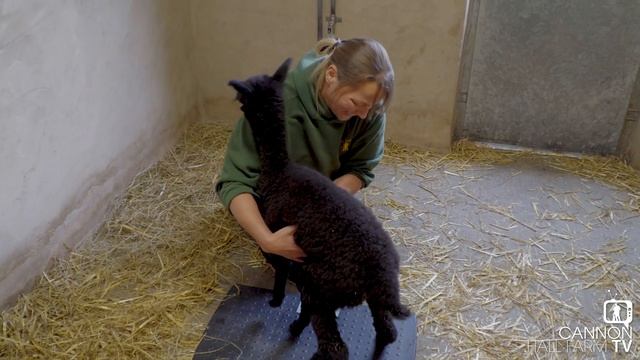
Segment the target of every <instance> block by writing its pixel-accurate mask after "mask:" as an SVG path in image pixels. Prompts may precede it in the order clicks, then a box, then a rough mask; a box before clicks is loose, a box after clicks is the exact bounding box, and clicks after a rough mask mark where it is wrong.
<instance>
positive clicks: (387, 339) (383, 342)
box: [373, 331, 397, 359]
mask: <svg viewBox="0 0 640 360" xmlns="http://www.w3.org/2000/svg"><path fill="white" fill-rule="evenodd" d="M396 337H397V333H396V332H395V331H391V332H389V333H387V334H384V335H380V334H378V335H376V349H375V351H374V352H373V358H374V359H379V358H380V356H381V355H382V352H383V351H384V349H385V348H386V347H387V345H389V344H391V343H392V342H394V341H396Z"/></svg>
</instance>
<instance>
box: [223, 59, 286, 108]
mask: <svg viewBox="0 0 640 360" xmlns="http://www.w3.org/2000/svg"><path fill="white" fill-rule="evenodd" d="M290 63H291V59H287V60H285V62H284V63H282V65H280V67H279V68H278V70H277V71H276V72H275V74H273V76H269V75H257V76H252V77H250V78H248V79H247V80H245V81H240V80H231V81H229V85H231V86H232V87H233V88H234V89H236V91H237V92H238V94H237V97H236V99H237V100H239V101H240V103H242V107H241V109H242V111H244V112H245V114H246V115H249V114H250V113H255V112H260V111H263V110H264V108H265V107H267V106H273V104H277V103H279V102H281V101H282V99H281V95H282V84H283V82H284V79H285V77H286V75H287V70H288V69H289V64H290ZM248 113H249V114H248Z"/></svg>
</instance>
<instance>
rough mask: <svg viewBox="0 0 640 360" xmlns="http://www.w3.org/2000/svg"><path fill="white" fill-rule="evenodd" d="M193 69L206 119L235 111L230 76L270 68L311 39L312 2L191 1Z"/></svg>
mask: <svg viewBox="0 0 640 360" xmlns="http://www.w3.org/2000/svg"><path fill="white" fill-rule="evenodd" d="M191 14H192V21H193V36H194V51H193V53H194V62H193V65H194V69H195V73H196V74H198V76H197V85H198V88H199V92H200V94H201V96H202V99H203V105H204V112H205V114H206V115H207V117H208V118H209V119H212V120H214V121H221V122H224V123H227V124H232V123H235V121H236V120H237V119H238V117H239V116H240V110H239V106H238V104H237V103H236V102H235V101H234V98H235V93H234V92H233V91H232V89H231V88H230V87H229V86H227V82H228V81H229V80H231V79H243V78H246V77H248V76H251V75H255V74H257V73H272V72H273V71H274V70H275V69H276V68H277V67H278V65H280V64H281V63H282V61H283V60H284V59H285V58H287V57H292V58H294V61H297V60H298V59H299V58H300V56H301V55H302V54H303V53H304V52H306V51H307V50H308V49H310V48H311V47H312V46H313V44H315V41H316V34H317V32H316V2H315V1H299V0H286V1H252V0H234V1H228V0H224V1H223V0H192V2H191Z"/></svg>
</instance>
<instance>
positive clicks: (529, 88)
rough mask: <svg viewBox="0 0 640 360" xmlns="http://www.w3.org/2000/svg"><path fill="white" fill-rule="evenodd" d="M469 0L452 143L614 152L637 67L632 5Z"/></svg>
mask: <svg viewBox="0 0 640 360" xmlns="http://www.w3.org/2000/svg"><path fill="white" fill-rule="evenodd" d="M469 1H470V2H469V6H468V12H467V30H466V37H465V46H464V49H463V67H462V69H461V77H460V79H461V80H460V86H459V88H460V89H461V91H460V94H459V96H458V104H457V108H456V132H455V133H456V137H458V138H460V137H468V138H471V139H473V140H479V141H488V142H494V143H502V144H512V145H519V146H525V147H533V148H541V149H550V150H560V151H572V152H587V153H602V154H609V153H614V152H615V150H616V145H617V144H618V139H619V138H620V133H621V129H622V126H623V123H624V115H625V112H626V110H627V105H628V104H629V97H630V95H631V90H632V87H633V82H634V79H635V75H636V73H637V71H638V67H639V65H640V20H639V19H640V1H625V0H620V1H615V0H555V1H554V0H536V1H526V0H469Z"/></svg>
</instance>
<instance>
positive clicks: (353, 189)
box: [333, 174, 364, 195]
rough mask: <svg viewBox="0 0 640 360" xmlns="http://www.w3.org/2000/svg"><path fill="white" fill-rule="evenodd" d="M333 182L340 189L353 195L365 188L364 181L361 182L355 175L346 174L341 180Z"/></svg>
mask: <svg viewBox="0 0 640 360" xmlns="http://www.w3.org/2000/svg"><path fill="white" fill-rule="evenodd" d="M333 182H334V183H335V184H336V185H337V186H338V187H340V188H343V189H345V190H346V191H347V192H348V193H350V194H352V195H353V194H355V193H357V192H358V191H360V189H362V187H363V186H364V183H363V182H362V180H360V178H359V177H357V176H356V175H353V174H344V175H342V176H340V177H339V178H337V179H335V180H333Z"/></svg>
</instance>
